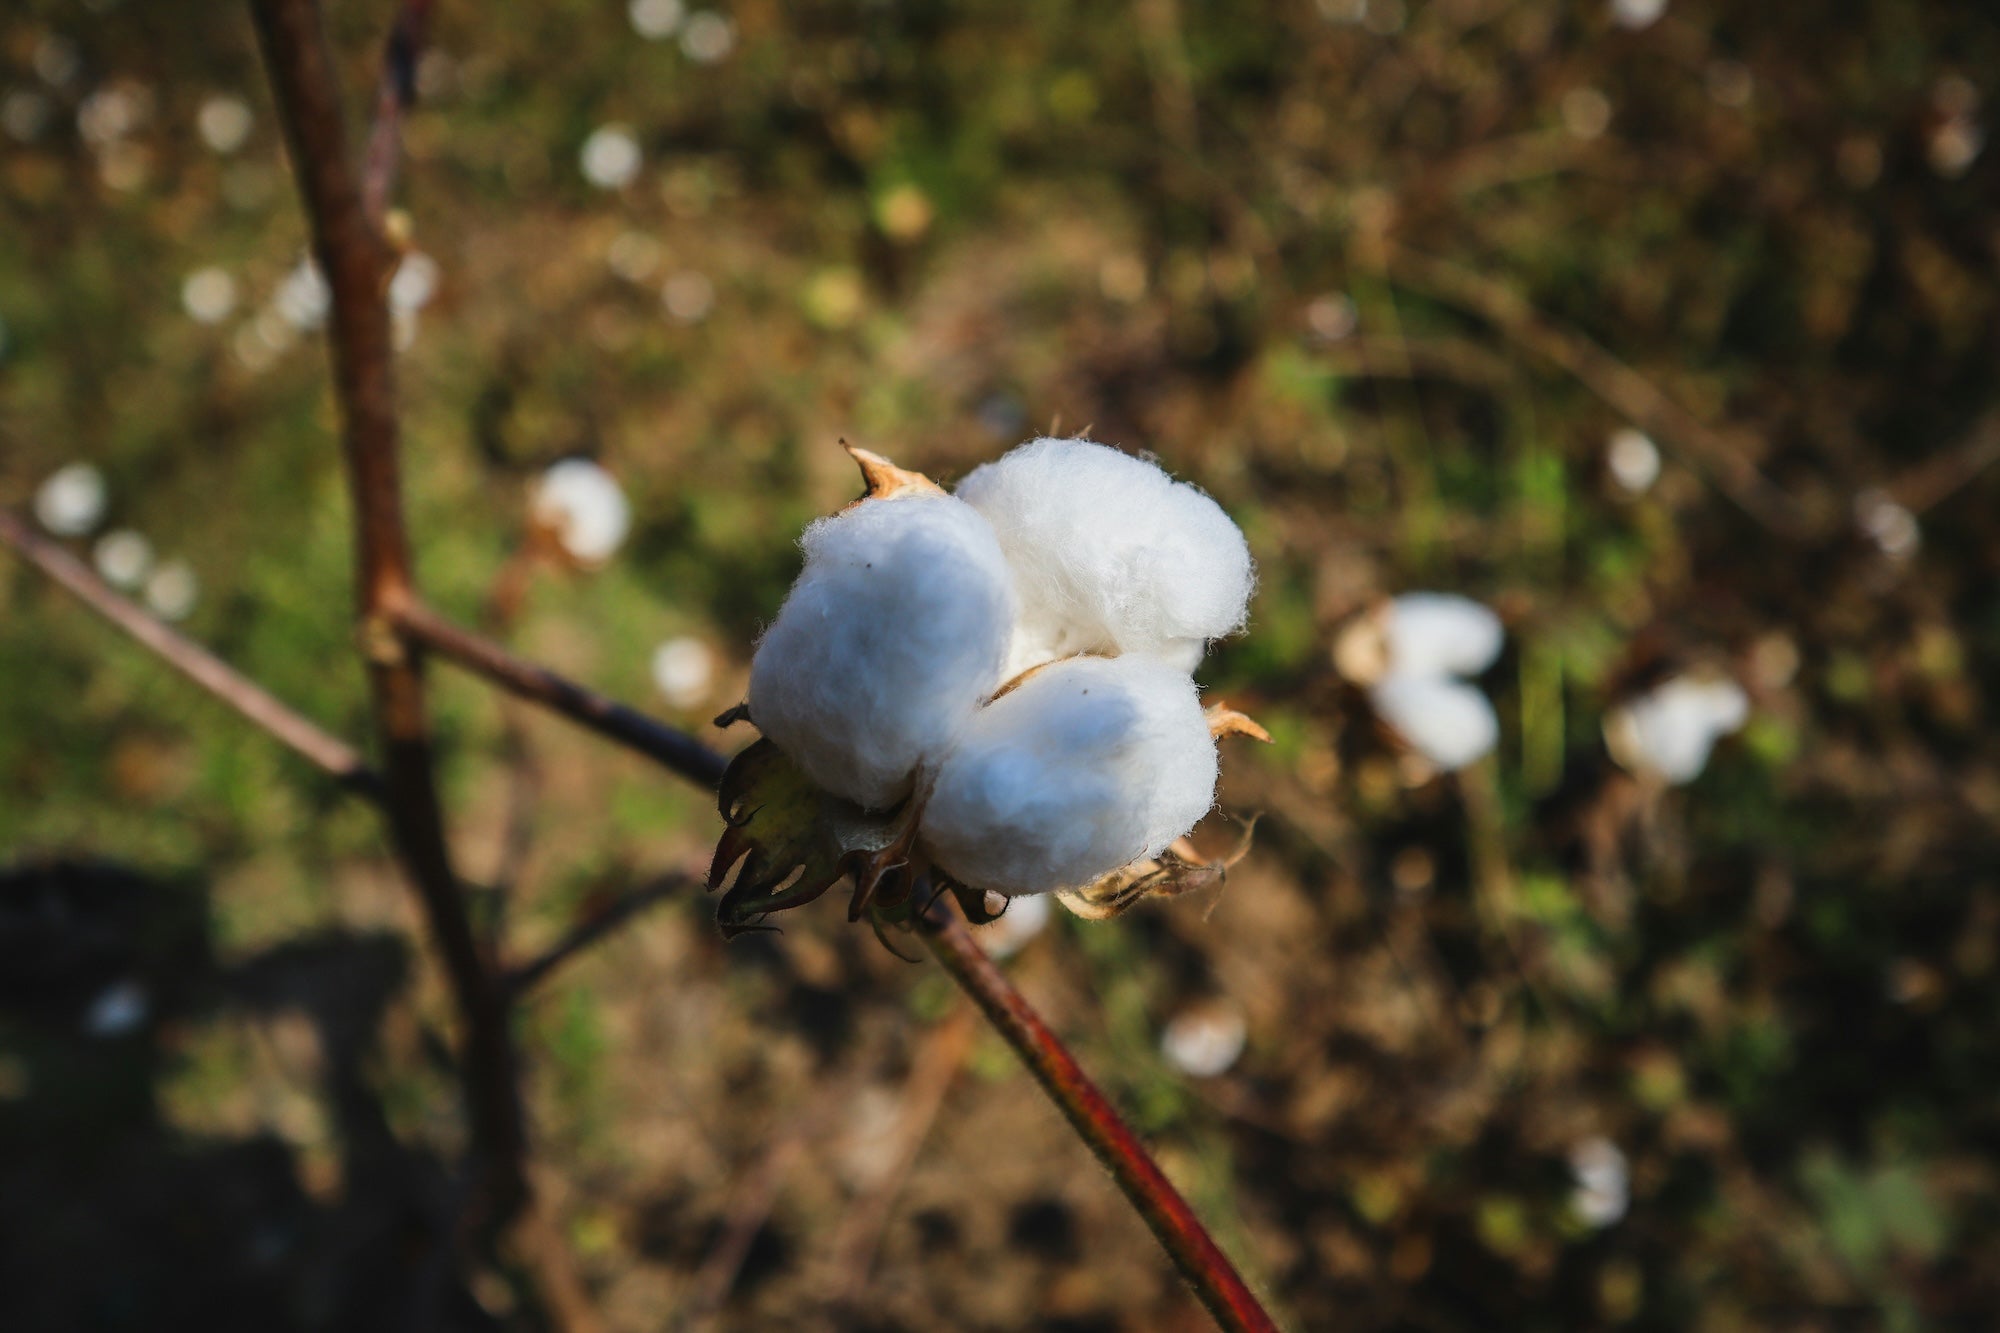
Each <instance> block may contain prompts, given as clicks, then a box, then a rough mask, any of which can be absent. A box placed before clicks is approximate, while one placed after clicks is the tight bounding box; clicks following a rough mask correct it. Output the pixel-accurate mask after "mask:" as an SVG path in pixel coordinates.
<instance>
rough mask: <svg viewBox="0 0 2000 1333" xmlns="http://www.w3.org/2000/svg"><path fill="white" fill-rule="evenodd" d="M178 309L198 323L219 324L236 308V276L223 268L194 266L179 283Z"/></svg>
mask: <svg viewBox="0 0 2000 1333" xmlns="http://www.w3.org/2000/svg"><path fill="white" fill-rule="evenodd" d="M181 308H182V309H183V310H186V311H187V313H188V318H189V319H192V320H193V321H194V322H195V323H197V324H220V323H221V322H222V321H223V320H225V319H228V318H229V316H230V315H231V314H232V313H233V312H234V311H235V309H236V279H235V278H233V277H231V276H230V275H229V272H228V270H226V269H220V268H214V267H210V268H198V269H196V270H195V271H194V272H192V273H190V274H188V276H187V280H186V281H185V282H183V283H181Z"/></svg>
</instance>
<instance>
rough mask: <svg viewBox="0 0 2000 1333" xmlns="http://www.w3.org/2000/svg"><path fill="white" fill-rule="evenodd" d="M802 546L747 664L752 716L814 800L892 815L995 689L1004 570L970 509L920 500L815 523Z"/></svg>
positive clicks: (942, 499) (947, 500)
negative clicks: (810, 785) (807, 781)
mask: <svg viewBox="0 0 2000 1333" xmlns="http://www.w3.org/2000/svg"><path fill="white" fill-rule="evenodd" d="M801 545H803V546H804V547H805V552H806V564H805V569H804V570H803V571H802V572H801V573H800V575H799V578H798V582H796V583H794V584H793V585H792V591H791V594H790V595H789V596H788V597H786V599H785V604H784V606H783V608H781V609H780V610H779V612H778V618H777V620H776V621H774V622H773V623H772V625H771V628H770V629H769V630H768V631H766V632H765V635H764V639H763V642H762V643H760V644H759V645H758V647H757V655H756V657H755V658H754V659H753V660H752V662H751V664H750V717H751V720H752V721H754V722H755V723H756V724H757V727H758V729H759V730H761V731H762V732H763V733H764V734H765V735H766V736H767V737H769V738H770V739H771V741H772V743H774V744H775V745H776V746H777V747H778V748H779V749H780V750H782V751H784V752H785V754H786V755H787V756H789V757H790V758H791V760H792V761H793V762H794V763H796V764H797V765H798V766H799V767H800V768H802V769H804V770H805V772H806V775H807V776H808V777H810V778H811V779H812V780H813V781H814V782H815V783H817V784H818V785H819V786H820V787H821V788H823V789H825V790H826V791H830V792H832V793H833V794H835V795H836V796H844V797H846V798H847V799H848V800H850V801H854V802H856V803H858V804H860V805H863V806H866V807H868V808H869V809H875V810H881V809H887V808H888V807H890V806H893V805H895V804H896V803H897V802H898V801H901V800H902V799H903V798H904V797H905V796H907V795H909V793H910V787H911V779H912V776H913V775H914V774H915V772H916V770H917V768H918V767H919V765H920V764H923V763H924V762H925V761H926V760H927V759H932V758H935V757H936V756H939V755H941V754H943V753H944V751H945V750H946V748H947V747H948V746H949V744H950V741H951V739H952V737H953V735H954V734H955V733H956V732H957V731H958V730H959V728H960V727H962V726H963V725H965V724H966V723H967V722H968V721H969V720H970V719H971V717H972V715H973V713H974V711H975V710H976V709H978V707H979V705H980V704H982V703H983V702H985V700H986V699H987V697H988V696H989V695H991V694H992V693H993V691H994V690H995V689H997V688H998V687H999V685H1000V679H1001V677H1000V671H1001V667H1002V664H1003V662H1004V660H1005V658H1006V653H1007V636H1008V632H1009V629H1010V627H1011V626H1012V624H1013V620H1014V592H1013V587H1012V585H1011V583H1010V581H1009V579H1008V574H1007V562H1006V560H1005V558H1004V557H1003V556H1002V555H1001V554H1000V545H999V543H998V542H997V541H996V540H994V536H993V530H992V529H991V528H990V527H988V526H987V524H986V520H984V519H982V518H981V517H980V516H979V515H978V514H977V513H976V512H974V511H973V510H972V509H971V508H970V507H969V506H967V505H965V504H964V503H962V502H960V501H958V500H954V499H952V498H951V497H949V496H947V495H942V494H937V495H929V494H923V493H920V492H911V493H906V494H903V495H900V496H898V497H897V498H894V499H873V500H864V501H862V502H861V503H859V504H857V505H854V506H852V507H850V508H848V509H846V510H843V511H842V512H841V513H838V514H835V515H834V516H833V517H831V518H824V519H821V520H819V521H818V522H816V523H814V524H813V525H812V526H811V527H809V528H807V529H806V532H805V536H804V537H803V538H802V539H801Z"/></svg>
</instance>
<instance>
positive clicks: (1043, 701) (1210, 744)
mask: <svg viewBox="0 0 2000 1333" xmlns="http://www.w3.org/2000/svg"><path fill="white" fill-rule="evenodd" d="M1215 778H1216V757H1215V741H1214V739H1213V738H1212V737H1211V736H1210V735H1209V728H1208V721H1207V719H1206V718H1205V717H1204V716H1203V714H1202V710H1201V701H1200V699H1199V698H1198V697H1197V696H1196V693H1195V687H1194V682H1193V681H1192V680H1190V679H1189V678H1188V676H1187V673H1186V672H1184V671H1181V670H1178V669H1176V668H1175V667H1174V666H1172V665H1170V664H1169V663H1166V662H1163V661H1161V660H1159V659H1158V658H1154V657H1147V656H1143V655H1127V656H1124V657H1115V658H1102V657H1075V658H1069V659H1067V660H1065V661H1061V662H1057V663H1055V664H1054V665H1052V666H1049V667H1046V668H1044V669H1043V670H1041V671H1038V672H1036V673H1034V674H1033V675H1031V676H1029V677H1028V678H1027V679H1026V680H1024V681H1022V682H1021V683H1020V684H1019V685H1018V686H1017V687H1015V688H1014V689H1012V690H1009V691H1008V692H1007V693H1006V694H1003V695H1001V696H1000V697H999V698H997V699H995V700H994V701H993V702H992V703H991V704H990V705H988V706H987V707H985V708H982V709H980V710H979V712H978V714H977V715H976V716H974V717H973V718H972V719H971V720H970V721H969V722H968V724H967V725H966V727H965V729H964V731H963V732H962V733H961V734H960V736H959V738H958V743H957V745H956V746H955V747H954V748H953V749H952V750H951V751H950V753H948V754H947V755H946V756H945V758H944V760H943V762H942V763H941V764H939V766H938V769H937V774H936V778H935V781H934V784H933V786H932V788H931V791H930V799H929V803H928V804H927V805H926V806H925V807H924V814H923V822H922V825H921V827H920V836H921V839H922V842H923V845H924V846H925V847H926V849H927V850H928V851H929V852H930V854H931V856H932V859H933V860H935V861H936V862H937V864H938V865H939V866H941V867H942V868H943V869H944V870H945V871H946V872H947V873H948V874H950V875H951V876H952V877H953V878H955V879H957V880H958V881H959V882H961V883H963V884H966V885H969V886H971V887H972V888H975V889H991V890H994V891H996V892H999V893H1004V894H1007V895H1010V896H1013V895H1019V894H1026V893H1047V892H1051V891H1054V890H1062V889H1075V888H1081V887H1083V886H1085V885H1088V884H1090V883H1092V882H1093V881H1095V880H1097V879H1099V878H1100V877H1102V876H1104V875H1106V874H1109V873H1110V872H1112V871H1114V870H1117V869H1118V868H1119V867H1121V866H1124V865H1126V864H1128V863H1130V862H1133V861H1137V860H1141V859H1144V858H1149V857H1154V856H1158V855H1159V854H1160V853H1161V852H1163V851H1165V850H1166V849H1167V847H1168V846H1169V845H1171V844H1172V843H1173V841H1174V840H1175V839H1176V838H1179V837H1180V836H1181V835H1182V834H1184V833H1186V832H1187V831H1188V830H1189V829H1191V828H1193V827H1194V825H1195V822H1196V821H1197V820H1199V819H1200V818H1201V817H1202V816H1203V815H1204V814H1206V813H1207V812H1208V808H1209V806H1210V805H1211V804H1213V802H1214V799H1215Z"/></svg>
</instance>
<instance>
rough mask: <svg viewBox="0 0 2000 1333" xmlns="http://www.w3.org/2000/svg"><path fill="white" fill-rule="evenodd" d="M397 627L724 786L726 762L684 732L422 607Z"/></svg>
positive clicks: (412, 608)
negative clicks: (519, 655) (528, 659)
mask: <svg viewBox="0 0 2000 1333" xmlns="http://www.w3.org/2000/svg"><path fill="white" fill-rule="evenodd" d="M395 623H396V625H397V627H398V628H399V629H400V630H401V631H402V633H403V634H405V635H407V636H408V637H409V638H410V639H412V640H414V641H415V642H417V643H420V644H422V645H423V646H424V647H426V648H429V649H430V650H432V651H433V652H435V653H437V654H438V656H440V657H443V658H445V659H446V660H447V661H450V662H452V663H453V664H455V665H457V666H460V667H463V668H464V669H465V670H467V671H470V672H471V673H472V674H474V675H476V676H481V677H484V678H485V679H486V680H488V681H491V682H492V683H493V684H495V685H498V686H499V687H500V688H501V689H503V690H506V691H507V692H508V693H509V694H512V695H515V696H516V697H518V698H522V699H526V700H528V701H529V702H530V703H537V704H540V705H541V706H542V707H544V708H547V709H549V710H550V711H552V712H556V713H560V714H562V715H563V716H564V717H566V718H568V719H569V720H570V721H572V722H574V723H576V724H577V725H578V726H581V727H585V728H587V729H588V730H591V731H594V732H596V733H597V734H598V735H600V736H604V737H607V738H608V739H610V740H614V741H616V742H618V743H619V744H620V745H623V746H624V747H625V748H626V749H628V750H636V751H638V752H639V753H640V754H643V755H645V756H646V757H647V758H649V759H651V760H653V761H654V762H655V763H658V764H660V765H661V766H662V767H665V768H668V769H671V770H672V771H673V772H675V773H678V774H680V775H681V776H682V777H684V778H686V779H688V780H689V781H690V782H695V783H699V784H700V785H701V786H704V787H714V786H716V785H717V784H719V783H720V782H721V781H722V771H723V770H724V769H725V768H727V767H728V766H729V760H728V759H727V758H725V757H724V756H723V755H721V754H718V753H717V752H716V751H714V750H711V749H710V748H709V747H708V746H706V745H703V744H702V743H701V742H700V741H698V740H696V739H695V738H694V737H692V736H690V735H688V734H687V733H686V732H684V731H681V730H679V729H677V728H674V727H670V726H668V725H667V724H666V723H664V722H660V721H658V720H656V719H654V718H650V717H648V716H646V715H645V714H644V713H642V712H640V711H639V710H638V709H636V708H630V707H627V706H626V705H624V704H621V703H618V702H616V701H615V700H612V699H608V698H606V697H605V696H603V695H601V694H598V693H597V692H596V691H594V690H590V689H587V688H585V687H584V686H582V685H578V684H576V683H575V682H574V681H570V680H567V679H565V678H563V677H562V676H559V675H557V674H556V673H555V672H553V671H551V670H549V669H548V668H547V667H545V666H540V665H537V664H536V663H534V662H530V661H527V660H526V659H524V658H520V657H516V656H515V655H514V654H512V653H510V652H508V651H507V650H506V649H505V648H502V647H501V646H500V645H499V644H497V643H494V642H493V641H492V640H490V639H487V638H484V637H483V636H481V635H479V634H476V633H474V632H473V631H471V630H469V629H466V628H464V627H463V626H460V625H456V624H453V623H452V622H451V621H449V620H446V619H445V618H444V617H443V616H441V615H439V614H438V613H437V612H435V611H433V610H431V609H430V608H429V607H427V606H424V605H423V604H422V603H420V602H415V601H411V602H406V603H404V604H403V605H401V606H399V607H397V608H396V611H395Z"/></svg>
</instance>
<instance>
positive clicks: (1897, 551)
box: [1854, 486, 1923, 560]
mask: <svg viewBox="0 0 2000 1333" xmlns="http://www.w3.org/2000/svg"><path fill="white" fill-rule="evenodd" d="M1854 522H1855V524H1856V526H1858V527H1859V528H1860V529H1861V531H1862V532H1863V533H1865V534H1866V535H1867V537H1868V540H1870V541H1872V542H1874V543H1875V545H1876V546H1877V547H1878V548H1880V549H1881V552H1882V554H1883V555H1886V556H1888V557H1889V558H1890V559H1891V560H1908V559H1909V558H1910V557H1911V556H1913V555H1915V554H1916V553H1917V547H1918V546H1920V545H1922V544H1923V529H1922V528H1920V527H1919V526H1917V516H1916V515H1915V514H1913V513H1911V512H1910V511H1909V510H1908V509H1907V508H1906V507H1904V506H1903V505H1901V504H1898V503H1897V502H1896V501H1895V500H1894V499H1892V498H1891V497H1890V495H1889V493H1888V492H1887V491H1884V490H1880V489H1878V488H1876V487H1872V486H1871V487H1869V488H1868V489H1867V490H1865V491H1862V492H1861V493H1860V494H1859V495H1857V496H1855V497H1854Z"/></svg>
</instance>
